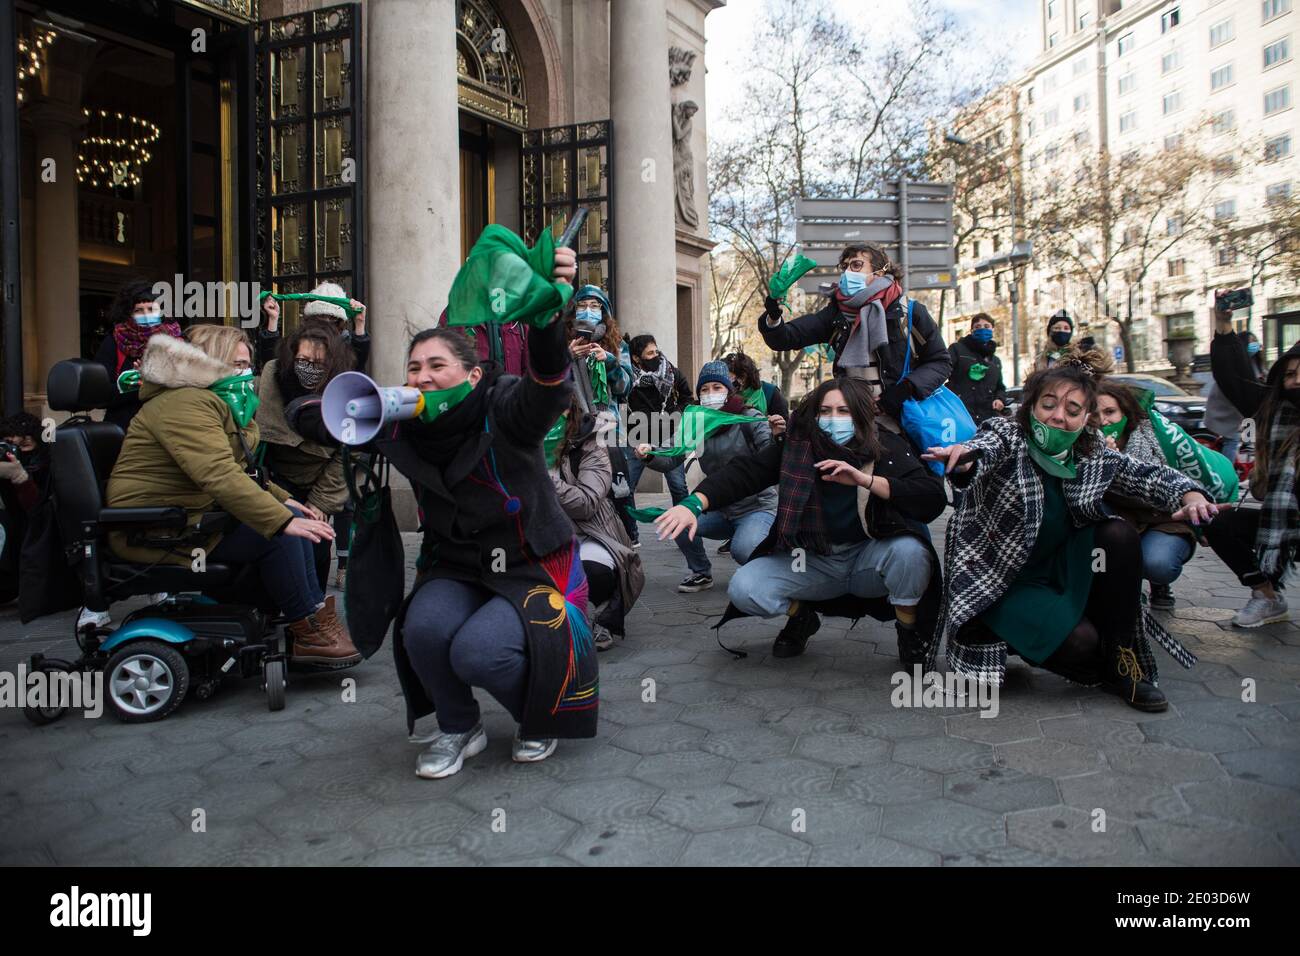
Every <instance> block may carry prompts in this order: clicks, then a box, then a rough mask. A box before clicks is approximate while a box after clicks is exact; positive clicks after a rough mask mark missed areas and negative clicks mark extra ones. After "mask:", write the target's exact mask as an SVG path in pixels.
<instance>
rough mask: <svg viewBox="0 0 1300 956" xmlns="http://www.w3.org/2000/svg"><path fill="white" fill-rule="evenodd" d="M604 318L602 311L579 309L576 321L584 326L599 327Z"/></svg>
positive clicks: (575, 317)
mask: <svg viewBox="0 0 1300 956" xmlns="http://www.w3.org/2000/svg"><path fill="white" fill-rule="evenodd" d="M601 318H602V316H601V314H600V309H579V310H578V312H577V314H576V315H575V316H574V320H575V321H576V322H578V323H579V324H582V325H597V324H599V322H600V320H601Z"/></svg>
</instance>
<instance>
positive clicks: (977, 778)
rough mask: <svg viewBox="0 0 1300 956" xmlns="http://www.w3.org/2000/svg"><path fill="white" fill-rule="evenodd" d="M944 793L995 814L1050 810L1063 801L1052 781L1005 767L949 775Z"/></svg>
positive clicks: (950, 798) (958, 800)
mask: <svg viewBox="0 0 1300 956" xmlns="http://www.w3.org/2000/svg"><path fill="white" fill-rule="evenodd" d="M943 794H944V796H945V797H947V798H948V799H949V800H956V801H957V802H959V803H969V804H970V805H971V806H975V807H981V808H983V809H985V810H991V811H993V812H994V813H1008V812H1010V811H1012V810H1029V809H1032V808H1034V807H1050V806H1055V805H1056V804H1058V803H1060V802H1061V798H1060V795H1059V794H1058V793H1057V790H1056V784H1055V783H1054V782H1053V781H1052V780H1050V779H1048V778H1047V777H1035V776H1032V775H1031V774H1027V773H1023V772H1021V771H1019V770H1011V769H1009V768H1004V767H989V768H987V769H984V770H967V771H964V772H962V773H952V774H947V775H946V776H945V777H944V778H943Z"/></svg>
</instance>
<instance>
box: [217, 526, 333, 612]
mask: <svg viewBox="0 0 1300 956" xmlns="http://www.w3.org/2000/svg"><path fill="white" fill-rule="evenodd" d="M289 510H290V511H292V512H293V513H294V515H295V516H296V517H299V518H301V517H302V512H300V511H299V510H298V509H297V508H290V509H289ZM208 559H209V560H210V561H212V562H213V563H214V564H256V565H257V572H258V575H259V576H260V577H261V579H262V585H263V586H264V587H265V588H266V593H267V594H269V595H270V596H271V600H273V601H274V602H275V606H276V607H277V608H279V609H280V613H281V614H283V615H284V616H285V617H287V618H288V619H289V620H290V621H301V620H302V619H303V618H304V617H306V616H307V615H308V614H310V613H312V612H313V611H315V610H316V609H317V608H318V607H320V605H321V602H322V601H324V600H325V595H324V593H323V592H322V591H321V586H320V581H319V580H318V579H317V577H316V555H315V551H314V550H313V547H312V543H311V542H310V541H308V540H307V539H306V538H295V537H291V536H290V535H287V534H277V535H276V536H275V537H273V538H271V539H270V540H269V541H268V540H267V539H266V538H263V537H262V536H261V535H260V534H258V533H257V532H256V531H254V530H253V529H252V528H250V527H249V526H248V525H246V524H241V525H238V526H236V527H235V529H234V530H233V531H228V532H227V533H225V534H223V535H222V536H221V540H220V541H219V542H217V546H216V547H215V548H213V549H212V553H211V554H210V555H208Z"/></svg>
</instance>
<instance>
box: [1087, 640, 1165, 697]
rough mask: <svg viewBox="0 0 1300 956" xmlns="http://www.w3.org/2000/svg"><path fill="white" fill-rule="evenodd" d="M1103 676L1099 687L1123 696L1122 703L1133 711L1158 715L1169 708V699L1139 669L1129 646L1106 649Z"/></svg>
mask: <svg viewBox="0 0 1300 956" xmlns="http://www.w3.org/2000/svg"><path fill="white" fill-rule="evenodd" d="M1104 674H1105V678H1104V680H1103V682H1102V685H1101V686H1102V689H1103V690H1105V691H1106V692H1108V693H1111V694H1115V695H1117V696H1119V697H1122V698H1124V702H1125V703H1127V704H1128V705H1129V706H1130V707H1133V708H1136V709H1137V710H1141V711H1146V712H1147V713H1151V714H1158V713H1161V712H1162V711H1166V710H1168V709H1169V701H1167V700H1166V699H1165V695H1164V694H1163V693H1161V691H1160V688H1158V687H1157V686H1156V685H1155V684H1153V683H1151V680H1150V679H1149V678H1148V677H1147V675H1146V674H1144V673H1143V672H1142V668H1141V666H1140V665H1139V664H1138V660H1137V655H1136V654H1134V653H1133V649H1132V648H1131V647H1121V646H1119V645H1118V644H1114V645H1111V646H1108V647H1107V648H1106V665H1105V670H1104Z"/></svg>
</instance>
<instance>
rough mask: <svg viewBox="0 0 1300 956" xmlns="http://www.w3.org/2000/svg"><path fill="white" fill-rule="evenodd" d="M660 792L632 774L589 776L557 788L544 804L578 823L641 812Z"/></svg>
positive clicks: (604, 821) (652, 803)
mask: <svg viewBox="0 0 1300 956" xmlns="http://www.w3.org/2000/svg"><path fill="white" fill-rule="evenodd" d="M662 793H663V791H662V790H660V789H659V788H658V787H652V786H651V785H650V784H648V783H642V782H641V781H640V780H635V779H633V778H631V777H612V778H610V779H608V780H588V781H584V782H583V783H578V784H573V785H572V786H568V787H564V788H563V789H560V790H557V791H556V792H555V793H553V794H551V795H550V797H548V798H547V801H546V805H547V806H549V807H550V808H551V809H552V810H555V811H557V812H558V813H562V814H564V815H565V816H566V817H568V818H569V819H570V820H577V821H578V822H579V823H586V824H596V823H613V822H616V821H618V820H622V819H624V818H626V817H636V816H644V815H645V814H647V813H648V812H649V811H650V808H651V807H652V806H654V804H655V801H656V800H658V799H659V797H660V795H661V794H662Z"/></svg>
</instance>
